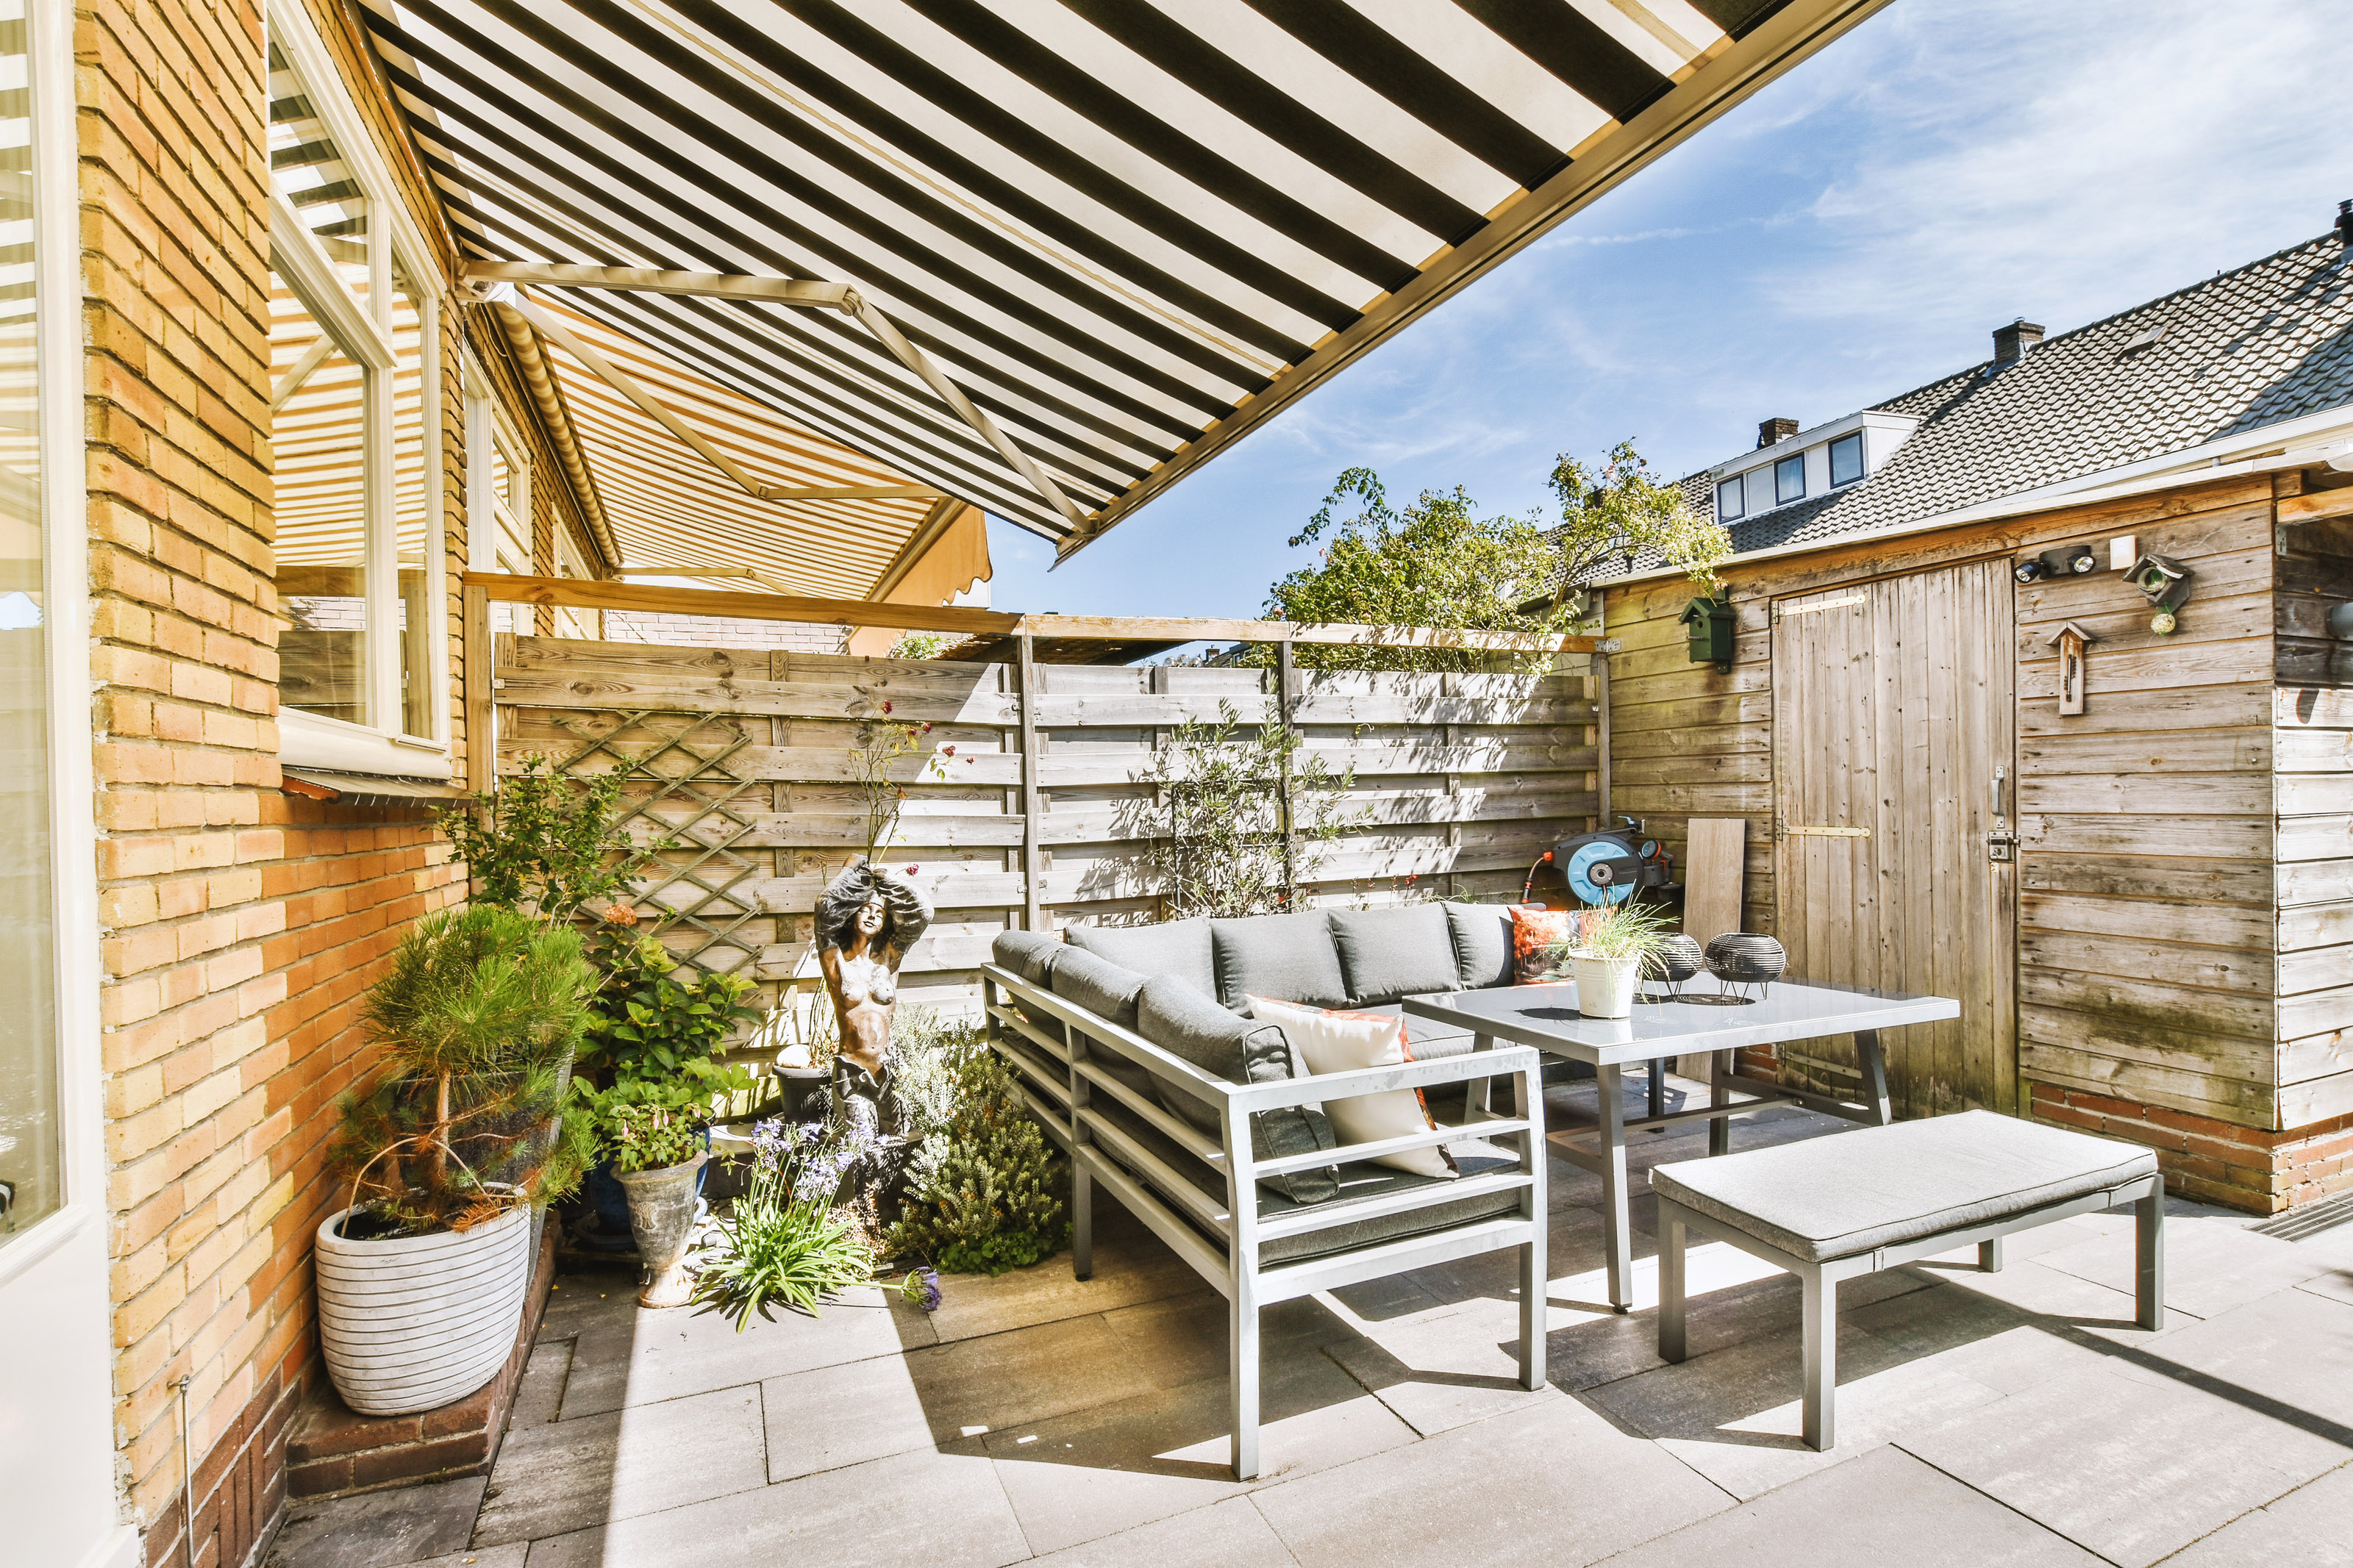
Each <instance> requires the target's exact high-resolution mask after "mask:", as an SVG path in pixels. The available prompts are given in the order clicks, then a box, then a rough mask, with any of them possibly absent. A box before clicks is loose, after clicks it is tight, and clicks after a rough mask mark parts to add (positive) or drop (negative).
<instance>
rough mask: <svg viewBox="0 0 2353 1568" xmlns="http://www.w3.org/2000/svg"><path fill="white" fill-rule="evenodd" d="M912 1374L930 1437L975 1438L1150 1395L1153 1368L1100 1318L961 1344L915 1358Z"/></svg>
mask: <svg viewBox="0 0 2353 1568" xmlns="http://www.w3.org/2000/svg"><path fill="white" fill-rule="evenodd" d="M905 1367H906V1373H907V1375H908V1376H909V1377H911V1378H912V1379H913V1383H914V1387H915V1393H916V1395H917V1396H918V1397H919V1398H920V1399H921V1400H922V1401H923V1415H924V1418H925V1419H926V1420H927V1421H929V1422H930V1423H931V1429H932V1436H934V1438H935V1439H938V1440H942V1441H944V1440H946V1439H949V1438H953V1437H960V1436H961V1437H976V1436H980V1435H981V1434H982V1433H984V1432H994V1431H997V1430H999V1429H1000V1428H1003V1427H1006V1426H1014V1425H1016V1424H1018V1423H1019V1422H1023V1421H1037V1420H1042V1419H1043V1418H1045V1417H1046V1416H1049V1415H1061V1414H1062V1413H1064V1412H1065V1411H1071V1410H1083V1409H1087V1408H1089V1407H1090V1406H1092V1405H1108V1404H1110V1403H1112V1402H1113V1400H1119V1399H1126V1398H1129V1397H1132V1396H1133V1395H1135V1394H1145V1393H1148V1392H1150V1391H1151V1389H1152V1387H1153V1382H1152V1374H1151V1372H1150V1370H1149V1369H1148V1368H1146V1367H1145V1366H1144V1365H1142V1364H1140V1363H1139V1362H1138V1360H1137V1358H1136V1357H1135V1355H1134V1353H1133V1352H1132V1351H1131V1349H1130V1346H1129V1343H1128V1342H1127V1341H1126V1340H1124V1339H1122V1338H1121V1337H1120V1336H1119V1335H1118V1334H1117V1333H1116V1332H1114V1331H1113V1329H1112V1327H1111V1325H1110V1324H1108V1323H1106V1322H1104V1321H1103V1319H1102V1318H1101V1317H1090V1318H1071V1319H1069V1320H1067V1321H1062V1322H1059V1323H1041V1324H1039V1326H1038V1327H1036V1328H1033V1329H1016V1330H1014V1331H1011V1332H1009V1333H1002V1334H989V1335H987V1336H986V1337H984V1338H981V1339H976V1340H956V1341H954V1342H951V1343H948V1344H944V1345H932V1346H928V1347H926V1348H925V1349H923V1350H919V1351H915V1352H911V1353H910V1354H909V1355H908V1356H907V1357H906V1359H905Z"/></svg>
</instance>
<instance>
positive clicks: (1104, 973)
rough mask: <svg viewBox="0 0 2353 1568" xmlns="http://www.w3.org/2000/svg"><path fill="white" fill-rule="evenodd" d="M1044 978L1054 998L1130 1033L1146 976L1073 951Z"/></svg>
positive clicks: (1059, 959) (1080, 951)
mask: <svg viewBox="0 0 2353 1568" xmlns="http://www.w3.org/2000/svg"><path fill="white" fill-rule="evenodd" d="M1047 978H1048V982H1049V984H1048V988H1049V989H1050V990H1051V991H1052V992H1053V993H1054V994H1055V995H1057V996H1064V997H1068V998H1069V999H1070V1000H1071V1001H1072V1002H1075V1003H1076V1004H1078V1005H1080V1006H1082V1007H1084V1008H1085V1009H1086V1010H1087V1011H1088V1012H1090V1013H1092V1014H1093V1015H1094V1016H1096V1017H1098V1018H1107V1019H1109V1020H1110V1021H1111V1022H1113V1023H1114V1024H1117V1025H1118V1026H1120V1027H1121V1028H1123V1029H1133V1028H1134V1027H1135V998H1136V995H1137V994H1138V993H1140V992H1142V991H1143V989H1144V983H1145V980H1147V979H1149V978H1150V976H1148V975H1143V974H1138V973H1136V972H1135V971H1134V970H1133V969H1127V968H1123V967H1122V966H1121V965H1119V964H1116V963H1113V962H1111V960H1109V959H1107V958H1098V957H1096V956H1095V955H1094V954H1093V953H1092V952H1088V951H1087V950H1086V949H1084V948H1082V947H1074V948H1071V950H1070V951H1069V952H1065V953H1063V954H1062V955H1061V956H1060V958H1058V959H1056V960H1055V961H1054V963H1053V967H1052V968H1051V969H1050V971H1049V972H1048V975H1047Z"/></svg>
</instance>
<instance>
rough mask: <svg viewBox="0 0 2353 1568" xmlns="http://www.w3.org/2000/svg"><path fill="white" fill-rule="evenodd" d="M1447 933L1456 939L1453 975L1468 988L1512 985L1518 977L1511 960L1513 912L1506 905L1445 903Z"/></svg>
mask: <svg viewBox="0 0 2353 1568" xmlns="http://www.w3.org/2000/svg"><path fill="white" fill-rule="evenodd" d="M1445 910H1446V930H1447V934H1448V935H1449V936H1451V937H1452V938H1453V939H1454V977H1455V980H1456V982H1457V983H1458V984H1460V985H1461V988H1462V989H1463V990H1465V991H1483V990H1485V989H1487V988H1488V987H1489V986H1491V985H1511V984H1516V983H1517V982H1518V980H1519V977H1520V976H1519V971H1518V970H1517V969H1516V968H1515V967H1514V964H1513V962H1512V911H1511V910H1510V909H1509V908H1508V907H1506V906H1504V905H1503V904H1458V903H1453V902H1449V903H1448V904H1446V905H1445Z"/></svg>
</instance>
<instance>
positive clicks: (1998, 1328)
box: [1841, 1285, 2110, 1394]
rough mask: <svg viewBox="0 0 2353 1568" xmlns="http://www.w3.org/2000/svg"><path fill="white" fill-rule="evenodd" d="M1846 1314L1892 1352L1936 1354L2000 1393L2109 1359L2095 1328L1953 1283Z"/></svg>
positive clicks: (1898, 1355)
mask: <svg viewBox="0 0 2353 1568" xmlns="http://www.w3.org/2000/svg"><path fill="white" fill-rule="evenodd" d="M1841 1316H1842V1317H1844V1318H1845V1319H1846V1321H1849V1322H1851V1323H1852V1324H1854V1325H1855V1327H1857V1328H1859V1329H1862V1330H1863V1331H1866V1332H1867V1333H1869V1334H1870V1335H1871V1337H1872V1338H1873V1340H1874V1341H1875V1342H1878V1344H1879V1345H1880V1346H1882V1347H1883V1352H1884V1353H1885V1354H1886V1355H1887V1356H1889V1357H1891V1358H1894V1359H1901V1360H1905V1361H1915V1360H1921V1359H1924V1358H1927V1357H1931V1356H1933V1357H1935V1358H1936V1363H1937V1364H1938V1365H1940V1366H1942V1367H1943V1368H1944V1369H1945V1370H1946V1371H1947V1372H1952V1373H1959V1374H1960V1375H1961V1376H1963V1377H1966V1378H1968V1379H1969V1380H1970V1381H1971V1382H1973V1383H1981V1384H1985V1385H1986V1386H1987V1387H1989V1388H1991V1389H1994V1390H1996V1391H1997V1392H1999V1393H2002V1394H2021V1393H2024V1392H2025V1391H2026V1390H2028V1389H2031V1388H2035V1387H2039V1386H2040V1385H2042V1384H2046V1383H2049V1382H2052V1380H2053V1379H2056V1378H2061V1377H2065V1376H2067V1375H2069V1374H2071V1373H2076V1372H2081V1371H2083V1370H2084V1369H2085V1368H2087V1367H2094V1366H2099V1365H2103V1364H2105V1363H2106V1362H2107V1361H2108V1360H2109V1359H2110V1357H2109V1355H2108V1354H2107V1353H2106V1352H2105V1349H2104V1342H2101V1341H2098V1340H2096V1339H2094V1340H2093V1342H2091V1343H2085V1342H2084V1339H2085V1338H2089V1337H2090V1336H2084V1337H2080V1338H2079V1337H2078V1336H2075V1335H2073V1334H2071V1333H2068V1332H2067V1331H2066V1328H2067V1325H2065V1324H2064V1323H2062V1322H2056V1321H2052V1320H2050V1319H2046V1318H2042V1317H2039V1316H2037V1315H2035V1314H2034V1313H2031V1312H2025V1311H2021V1310H2019V1309H2018V1308H2016V1307H2013V1306H2011V1305H2010V1304H2009V1303H2008V1302H2006V1301H1997V1300H1994V1299H1993V1298H1991V1297H1990V1296H1980V1295H1978V1294H1977V1293H1976V1292H1975V1291H1970V1290H1961V1289H1955V1288H1953V1287H1952V1286H1949V1285H1937V1286H1933V1287H1931V1288H1929V1289H1924V1290H1915V1291H1912V1292H1910V1293H1909V1294H1906V1295H1903V1296H1897V1297H1894V1298H1892V1299H1890V1300H1883V1301H1875V1302H1872V1303H1870V1304H1868V1305H1865V1306H1860V1307H1854V1308H1851V1309H1846V1310H1842V1312H1841Z"/></svg>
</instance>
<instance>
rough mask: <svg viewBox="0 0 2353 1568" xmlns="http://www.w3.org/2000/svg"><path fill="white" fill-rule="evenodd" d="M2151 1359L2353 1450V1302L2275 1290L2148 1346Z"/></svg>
mask: <svg viewBox="0 0 2353 1568" xmlns="http://www.w3.org/2000/svg"><path fill="white" fill-rule="evenodd" d="M2148 1358H2149V1361H2148V1364H2150V1365H2151V1366H2154V1367H2157V1368H2158V1369H2159V1370H2162V1369H2165V1368H2168V1367H2179V1368H2184V1369H2187V1370H2188V1371H2189V1372H2190V1373H2194V1374H2196V1375H2198V1376H2200V1377H2202V1378H2207V1379H2211V1380H2213V1381H2212V1382H2211V1383H2210V1384H2205V1386H2206V1387H2207V1388H2208V1389H2209V1391H2210V1392H2213V1393H2217V1394H2221V1396H2222V1397H2224V1398H2234V1397H2235V1398H2239V1399H2242V1400H2243V1401H2246V1402H2249V1403H2253V1404H2254V1405H2256V1407H2257V1408H2259V1409H2263V1411H2264V1412H2265V1413H2266V1414H2269V1415H2276V1416H2278V1417H2280V1418H2281V1419H2283V1420H2285V1421H2288V1422H2291V1423H2300V1424H2303V1425H2306V1426H2312V1427H2314V1428H2316V1429H2317V1430H2319V1431H2321V1432H2323V1433H2324V1434H2325V1435H2327V1436H2333V1437H2335V1438H2336V1439H2337V1441H2338V1442H2340V1443H2343V1444H2345V1445H2346V1446H2347V1447H2348V1448H2353V1304H2348V1303H2346V1302H2343V1301H2338V1300H2333V1299H2331V1298H2329V1297H2327V1296H2321V1295H2316V1294H2314V1293H2313V1292H2311V1291H2309V1290H2302V1289H2290V1290H2279V1291H2274V1293H2273V1294H2271V1295H2269V1296H2266V1297H2264V1298H2263V1300H2259V1301H2251V1302H2249V1303H2248V1304H2247V1305H2245V1306H2243V1307H2239V1308H2235V1309H2233V1310H2231V1311H2228V1312H2225V1313H2223V1314H2222V1315H2221V1317H2219V1318H2216V1319H2214V1320H2213V1321H2211V1322H2204V1323H2193V1324H2189V1325H2188V1326H2186V1327H2184V1328H2183V1329H2182V1330H2180V1331H2179V1332H2178V1333H2172V1334H2168V1335H2166V1336H2165V1337H2164V1338H2163V1339H2161V1340H2159V1341H2158V1342H2156V1343H2155V1344H2154V1345H2152V1346H2151V1347H2149V1351H2148Z"/></svg>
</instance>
